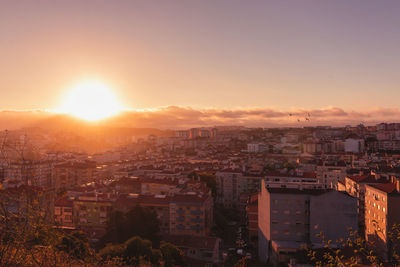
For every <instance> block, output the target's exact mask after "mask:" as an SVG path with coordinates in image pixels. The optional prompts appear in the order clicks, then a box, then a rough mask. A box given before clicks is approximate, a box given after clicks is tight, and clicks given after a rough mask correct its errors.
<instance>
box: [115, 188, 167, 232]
mask: <svg viewBox="0 0 400 267" xmlns="http://www.w3.org/2000/svg"><path fill="white" fill-rule="evenodd" d="M170 201H171V197H169V196H166V195H140V194H135V193H130V194H121V195H120V196H119V197H118V199H117V200H116V201H115V202H114V209H115V210H118V211H122V212H124V213H126V212H128V211H130V210H131V209H133V208H134V207H136V206H140V207H143V208H145V209H146V210H150V211H152V212H154V213H155V214H156V216H157V219H158V220H159V221H160V232H161V234H169V230H170V217H169V216H170V212H169V205H170Z"/></svg>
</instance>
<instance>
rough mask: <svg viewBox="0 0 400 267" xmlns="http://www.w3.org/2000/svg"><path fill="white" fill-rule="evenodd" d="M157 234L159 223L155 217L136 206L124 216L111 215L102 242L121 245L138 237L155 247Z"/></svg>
mask: <svg viewBox="0 0 400 267" xmlns="http://www.w3.org/2000/svg"><path fill="white" fill-rule="evenodd" d="M143 222H146V223H143ZM159 233H160V222H159V220H158V219H157V215H156V214H155V213H154V212H152V211H149V210H146V209H144V208H142V207H140V206H136V207H134V208H133V209H131V210H130V211H129V212H127V213H126V214H124V213H122V212H119V211H117V212H113V213H112V214H111V216H110V219H109V221H108V224H107V230H106V234H105V235H104V237H103V238H102V242H103V244H104V243H123V242H125V241H126V240H128V239H129V238H131V237H133V236H140V237H141V238H144V239H148V240H150V241H151V242H152V243H153V244H156V245H157V244H158V243H159V240H160V237H159Z"/></svg>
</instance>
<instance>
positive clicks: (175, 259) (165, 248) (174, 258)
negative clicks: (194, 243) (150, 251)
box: [160, 241, 185, 267]
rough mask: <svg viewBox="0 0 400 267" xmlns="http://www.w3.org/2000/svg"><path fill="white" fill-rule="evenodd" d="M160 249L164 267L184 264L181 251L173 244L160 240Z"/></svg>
mask: <svg viewBox="0 0 400 267" xmlns="http://www.w3.org/2000/svg"><path fill="white" fill-rule="evenodd" d="M160 250H161V253H162V257H163V260H164V266H165V267H173V266H183V265H184V264H185V262H184V258H183V255H182V252H181V251H180V249H179V248H177V247H176V246H175V245H173V244H171V243H168V242H164V241H162V242H161V245H160Z"/></svg>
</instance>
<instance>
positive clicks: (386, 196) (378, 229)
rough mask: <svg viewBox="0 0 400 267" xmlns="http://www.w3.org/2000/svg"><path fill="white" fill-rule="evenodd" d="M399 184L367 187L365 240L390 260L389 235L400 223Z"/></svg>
mask: <svg viewBox="0 0 400 267" xmlns="http://www.w3.org/2000/svg"><path fill="white" fill-rule="evenodd" d="M399 191H400V188H399V182H398V181H397V182H396V183H386V184H373V185H366V186H365V238H366V240H367V241H371V242H374V243H375V246H376V249H377V250H378V253H379V254H380V255H381V256H383V257H384V258H386V259H387V258H390V256H391V255H390V253H388V252H389V251H388V246H389V245H390V244H391V242H392V241H393V240H389V237H388V234H389V232H390V231H391V229H392V227H393V225H394V224H399V223H400V212H399V210H398V208H399V207H400V193H399Z"/></svg>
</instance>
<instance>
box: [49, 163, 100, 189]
mask: <svg viewBox="0 0 400 267" xmlns="http://www.w3.org/2000/svg"><path fill="white" fill-rule="evenodd" d="M95 171H96V164H94V163H93V162H66V163H63V164H59V165H56V166H55V167H54V187H55V188H73V187H75V186H80V185H82V184H85V183H88V182H93V180H94V177H95Z"/></svg>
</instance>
